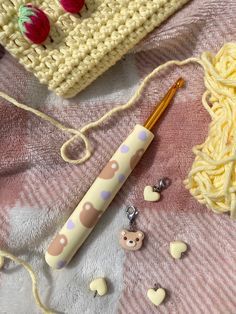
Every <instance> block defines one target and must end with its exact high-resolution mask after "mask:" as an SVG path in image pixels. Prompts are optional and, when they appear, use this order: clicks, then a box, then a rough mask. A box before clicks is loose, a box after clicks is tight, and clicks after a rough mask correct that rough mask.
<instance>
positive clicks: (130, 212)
mask: <svg viewBox="0 0 236 314" xmlns="http://www.w3.org/2000/svg"><path fill="white" fill-rule="evenodd" d="M126 214H127V218H128V219H129V223H130V224H132V223H133V222H134V220H135V218H136V216H137V215H138V210H137V208H135V207H134V206H128V207H127V208H126Z"/></svg>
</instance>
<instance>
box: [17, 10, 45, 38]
mask: <svg viewBox="0 0 236 314" xmlns="http://www.w3.org/2000/svg"><path fill="white" fill-rule="evenodd" d="M18 24H19V28H20V30H21V32H22V34H23V35H24V36H25V37H26V38H28V39H29V40H30V41H32V42H33V43H35V44H42V43H43V42H44V41H45V40H46V39H47V37H48V35H49V32H50V23H49V19H48V17H47V15H46V14H45V13H44V12H43V11H42V10H40V9H39V8H37V7H35V6H33V5H32V4H26V5H22V6H20V9H19V19H18Z"/></svg>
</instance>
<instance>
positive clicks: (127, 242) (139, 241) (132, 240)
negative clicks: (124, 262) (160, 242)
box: [119, 229, 144, 251]
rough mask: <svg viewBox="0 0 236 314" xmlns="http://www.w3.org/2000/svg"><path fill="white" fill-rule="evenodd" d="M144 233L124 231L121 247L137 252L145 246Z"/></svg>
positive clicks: (121, 234)
mask: <svg viewBox="0 0 236 314" xmlns="http://www.w3.org/2000/svg"><path fill="white" fill-rule="evenodd" d="M143 239H144V233H143V232H142V231H128V230H125V229H124V230H122V231H121V233H120V241H119V243H120V246H121V247H122V248H123V249H125V250H128V251H137V250H139V249H141V247H142V245H143Z"/></svg>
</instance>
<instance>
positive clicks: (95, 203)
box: [45, 78, 184, 269]
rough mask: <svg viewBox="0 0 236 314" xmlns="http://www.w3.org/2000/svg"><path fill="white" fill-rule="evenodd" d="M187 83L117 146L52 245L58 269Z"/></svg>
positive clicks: (50, 258) (177, 85)
mask: <svg viewBox="0 0 236 314" xmlns="http://www.w3.org/2000/svg"><path fill="white" fill-rule="evenodd" d="M183 85H184V80H183V79H182V78H180V79H178V80H177V82H176V83H175V84H174V85H173V86H172V87H171V88H170V89H169V91H168V92H167V94H166V95H165V96H164V98H163V99H162V101H161V102H160V104H158V105H157V106H156V108H155V109H154V111H153V112H152V114H151V115H150V116H149V118H148V119H147V121H146V122H145V124H144V126H142V125H139V124H138V125H136V126H135V128H134V130H133V131H132V132H131V134H130V135H129V136H128V137H127V139H126V140H125V141H124V142H123V144H121V146H120V147H119V148H118V149H117V151H116V152H115V154H114V155H113V156H112V158H111V159H110V161H109V162H108V163H107V165H106V166H105V167H104V168H103V170H102V171H101V173H100V174H99V176H98V178H97V179H96V180H95V181H94V183H93V184H92V186H91V187H90V189H89V190H88V191H87V193H86V194H85V196H84V197H83V199H82V200H81V202H80V203H79V205H78V206H77V207H76V209H75V210H74V212H73V213H72V215H71V216H70V217H69V219H68V220H67V222H66V223H65V224H64V226H63V227H62V229H61V231H60V232H59V233H58V234H57V235H56V237H55V238H54V240H53V241H52V243H51V244H50V245H49V247H48V250H47V252H46V254H45V260H46V262H47V263H48V265H49V266H51V267H52V268H55V269H60V268H63V267H64V266H65V265H66V264H67V263H69V261H70V260H71V259H72V257H73V256H74V254H75V253H76V251H77V250H78V249H79V248H80V246H81V245H82V244H83V243H84V241H85V240H86V238H87V237H88V236H89V234H90V233H91V231H92V230H93V228H94V227H95V225H96V224H97V222H98V221H99V219H100V217H101V216H102V214H103V213H104V211H105V210H106V209H107V207H108V206H109V204H110V203H111V201H112V200H113V198H114V197H115V196H116V194H117V193H118V191H119V190H120V188H121V187H122V185H123V184H124V182H125V181H126V179H127V178H128V176H129V175H130V173H131V172H132V170H133V169H134V168H135V166H136V165H137V163H138V162H139V160H140V159H141V157H142V156H143V154H144V153H145V151H146V149H147V148H148V146H149V145H150V144H151V142H152V140H153V138H154V135H153V133H152V132H151V131H150V130H151V129H152V128H153V127H154V125H155V124H156V122H157V121H158V119H159V118H160V117H161V115H162V113H163V112H164V111H165V109H166V108H167V107H168V105H169V103H170V101H171V100H172V98H173V97H174V95H175V94H176V92H177V90H178V89H179V88H181V87H183Z"/></svg>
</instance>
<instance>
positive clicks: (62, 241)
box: [48, 234, 68, 256]
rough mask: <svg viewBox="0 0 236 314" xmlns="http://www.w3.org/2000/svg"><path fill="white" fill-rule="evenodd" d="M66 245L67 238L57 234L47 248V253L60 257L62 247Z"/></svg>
mask: <svg viewBox="0 0 236 314" xmlns="http://www.w3.org/2000/svg"><path fill="white" fill-rule="evenodd" d="M67 244H68V240H67V237H66V236H65V235H64V234H58V235H57V236H56V237H55V238H54V240H53V241H52V243H51V244H50V246H49V248H48V253H49V254H50V255H53V256H58V255H60V254H61V253H62V252H63V250H64V247H65V246H66V245H67Z"/></svg>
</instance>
